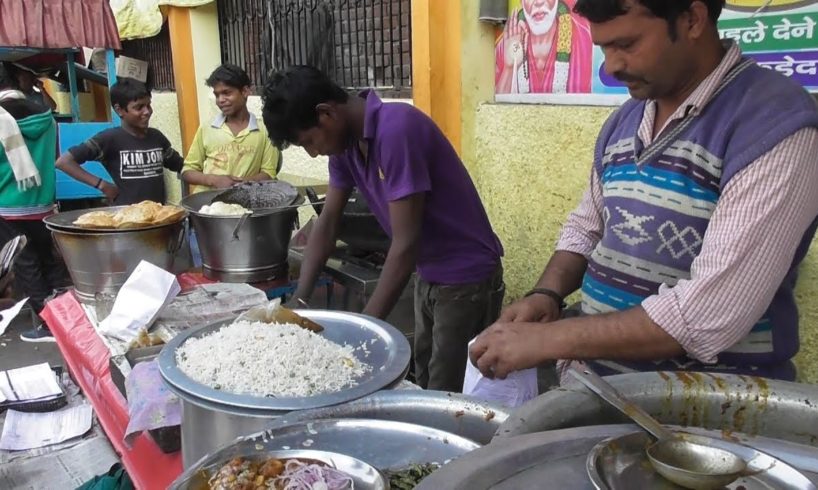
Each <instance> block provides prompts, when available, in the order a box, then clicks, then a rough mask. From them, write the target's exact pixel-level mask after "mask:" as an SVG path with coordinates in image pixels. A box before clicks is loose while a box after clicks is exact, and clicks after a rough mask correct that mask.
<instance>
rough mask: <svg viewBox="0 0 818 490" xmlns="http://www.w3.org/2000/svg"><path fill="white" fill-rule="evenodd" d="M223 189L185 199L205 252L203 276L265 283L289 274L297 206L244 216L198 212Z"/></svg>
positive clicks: (298, 202) (301, 199)
mask: <svg viewBox="0 0 818 490" xmlns="http://www.w3.org/2000/svg"><path fill="white" fill-rule="evenodd" d="M222 192H223V191H221V190H213V191H205V192H200V193H197V194H192V195H190V196H187V197H185V198H184V199H182V203H181V204H182V206H183V207H184V208H185V209H187V211H188V212H189V213H190V223H191V225H193V229H194V230H195V232H196V239H197V241H198V243H199V250H200V251H201V254H202V266H203V271H204V275H205V276H206V277H207V278H209V279H214V280H217V281H222V282H248V283H253V282H264V281H271V280H274V279H279V278H281V277H282V276H284V275H286V274H287V251H288V249H289V246H290V238H291V237H292V233H293V230H294V229H295V224H296V220H297V219H298V209H297V207H298V205H299V204H300V203H301V202H303V198H299V199H298V201H296V203H295V204H294V205H292V206H287V207H283V208H281V209H268V210H264V212H261V213H253V214H251V215H245V216H241V217H239V216H212V215H207V214H201V213H199V209H201V208H202V206H204V205H206V204H210V203H211V202H212V201H213V198H214V197H216V196H217V195H219V194H220V193H222Z"/></svg>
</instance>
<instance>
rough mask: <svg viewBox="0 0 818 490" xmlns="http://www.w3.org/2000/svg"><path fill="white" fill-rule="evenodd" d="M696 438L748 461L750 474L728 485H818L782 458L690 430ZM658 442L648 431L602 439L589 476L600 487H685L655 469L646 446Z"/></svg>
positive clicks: (809, 489)
mask: <svg viewBox="0 0 818 490" xmlns="http://www.w3.org/2000/svg"><path fill="white" fill-rule="evenodd" d="M685 438H687V439H689V440H690V441H692V442H700V443H705V444H708V445H711V446H715V447H718V448H721V449H726V450H728V451H730V452H732V453H733V454H736V455H738V456H740V457H741V458H742V459H743V460H744V461H746V462H747V470H748V471H749V472H750V474H749V475H748V476H743V477H740V478H739V479H738V480H736V481H734V482H733V483H731V484H730V485H728V486H727V487H725V488H728V489H741V490H754V489H769V488H791V489H798V490H801V489H803V490H815V485H813V484H812V482H811V481H810V480H809V479H808V478H807V477H806V476H804V474H802V473H801V472H799V471H798V470H796V469H795V468H793V467H792V466H790V465H788V464H787V463H785V462H784V461H781V460H780V459H777V458H774V457H772V456H770V455H768V454H766V453H763V452H761V451H758V450H756V449H753V448H751V447H749V446H745V445H743V444H736V443H734V442H730V441H725V440H721V439H705V438H702V437H700V436H695V435H690V434H686V435H685ZM653 442H654V440H653V439H651V438H650V436H648V434H647V433H646V432H644V431H639V432H633V433H630V434H625V435H622V436H615V437H610V438H608V439H605V440H604V441H602V442H600V443H599V444H597V445H596V446H594V448H593V449H592V450H591V452H590V453H589V454H588V459H587V466H588V476H589V477H590V478H591V481H592V482H593V484H594V486H595V487H596V488H597V490H629V489H632V488H654V489H657V490H680V489H681V490H683V488H684V487H680V486H678V485H676V484H674V483H671V482H670V481H668V480H666V479H665V478H663V477H662V476H661V475H659V474H658V473H656V471H654V470H653V467H652V466H651V464H650V461H649V460H648V458H647V455H646V454H645V450H646V449H647V447H648V446H649V445H651V444H652V443H653Z"/></svg>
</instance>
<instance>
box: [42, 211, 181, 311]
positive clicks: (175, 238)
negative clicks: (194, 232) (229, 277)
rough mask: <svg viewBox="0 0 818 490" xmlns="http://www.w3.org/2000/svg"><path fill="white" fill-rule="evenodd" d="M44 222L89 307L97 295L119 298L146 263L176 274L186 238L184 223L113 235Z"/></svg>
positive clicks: (75, 287)
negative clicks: (180, 251)
mask: <svg viewBox="0 0 818 490" xmlns="http://www.w3.org/2000/svg"><path fill="white" fill-rule="evenodd" d="M87 211H88V210H83V212H87ZM71 213H76V212H74V211H72V212H71ZM61 214H66V215H67V214H69V213H61ZM56 216H60V215H59V214H58V215H55V216H54V217H56ZM44 221H45V225H46V227H47V228H48V229H49V230H50V231H51V235H52V236H53V237H54V241H55V242H56V243H57V246H58V247H59V249H60V253H61V254H62V256H63V259H64V260H65V266H66V268H67V269H68V274H69V275H70V276H71V281H72V282H73V283H74V289H75V291H76V294H77V297H78V298H79V300H80V301H82V302H84V303H89V304H90V303H93V302H94V296H95V295H96V294H97V293H106V294H110V295H116V294H117V293H118V292H119V289H120V288H121V287H122V285H123V284H125V281H127V280H128V277H130V275H131V273H132V272H133V271H134V269H136V266H137V265H139V263H140V262H141V261H143V260H146V261H148V262H150V263H152V264H153V265H155V266H157V267H161V268H162V269H165V270H167V271H173V269H174V260H175V255H176V253H177V252H178V251H179V249H180V248H181V246H182V243H183V242H184V238H185V232H184V220H181V221H179V222H176V223H171V224H168V225H162V226H156V227H152V228H148V229H141V230H129V231H115V230H112V231H110V232H83V231H81V230H71V229H69V228H67V227H65V226H61V225H59V224H56V222H55V221H53V220H52V221H49V218H46V219H45V220H44Z"/></svg>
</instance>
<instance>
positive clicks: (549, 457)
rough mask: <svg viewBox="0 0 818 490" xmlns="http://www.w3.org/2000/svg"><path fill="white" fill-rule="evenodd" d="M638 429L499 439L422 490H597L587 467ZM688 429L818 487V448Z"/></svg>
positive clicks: (623, 427) (572, 431)
mask: <svg viewBox="0 0 818 490" xmlns="http://www.w3.org/2000/svg"><path fill="white" fill-rule="evenodd" d="M671 428H672V429H674V430H678V429H679V428H678V427H671ZM638 430H639V427H637V426H635V425H633V424H623V425H596V426H587V427H575V428H571V429H562V430H552V431H547V432H537V433H532V434H525V435H520V436H515V437H507V438H495V439H494V440H493V441H492V442H491V444H488V445H486V446H483V447H482V448H480V449H478V450H476V451H474V452H471V453H469V454H467V455H465V456H463V457H461V458H459V459H457V460H456V461H453V462H451V463H450V464H448V465H446V466H445V467H443V468H441V469H440V470H438V471H436V472H435V473H433V474H432V475H431V476H429V477H428V478H427V479H426V480H424V481H423V482H421V484H420V485H418V487H417V488H416V490H485V489H492V490H517V489H521V488H550V487H548V486H544V485H543V482H555V484H554V486H555V487H556V486H558V487H559V488H570V489H571V490H594V489H595V486H594V484H593V483H592V482H591V480H590V478H589V477H588V471H587V467H586V461H587V459H588V453H589V452H590V451H591V450H592V449H593V448H594V446H596V445H597V444H599V442H600V441H602V440H604V439H607V438H609V437H615V436H621V435H626V434H631V433H633V432H636V431H638ZM684 430H686V431H687V432H691V433H695V434H701V435H704V436H709V437H728V436H729V437H730V438H734V440H735V441H736V442H739V443H742V444H747V445H752V446H753V447H755V448H757V449H758V450H759V451H763V452H766V453H767V454H770V455H773V456H774V457H776V458H779V459H781V460H783V461H786V462H787V463H788V464H790V465H791V466H794V467H796V468H798V470H799V471H801V472H803V473H805V474H806V475H807V477H808V478H810V479H811V480H812V481H813V482H818V448H814V447H811V446H806V445H803V444H796V443H791V442H786V441H780V440H776V439H769V438H766V437H749V436H746V435H744V434H739V433H733V434H729V435H725V434H722V433H721V432H720V431H712V430H704V429H692V428H686V429H684ZM556 482H558V483H556ZM631 488H633V489H638V488H639V489H641V488H651V487H649V486H644V487H639V486H633V487H631ZM779 488H780V487H779Z"/></svg>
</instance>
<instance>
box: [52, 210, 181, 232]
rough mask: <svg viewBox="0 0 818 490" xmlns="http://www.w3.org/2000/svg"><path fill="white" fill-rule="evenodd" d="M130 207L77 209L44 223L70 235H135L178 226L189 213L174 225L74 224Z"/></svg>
mask: <svg viewBox="0 0 818 490" xmlns="http://www.w3.org/2000/svg"><path fill="white" fill-rule="evenodd" d="M127 207H128V206H108V207H104V208H93V209H75V210H73V211H66V212H64V213H57V214H52V215H51V216H47V217H45V218H43V222H44V223H45V224H46V226H47V227H48V229H50V230H55V231H64V232H69V233H78V234H92V233H133V232H139V231H146V230H155V229H157V228H164V227H166V226H173V225H176V224H178V223H180V222H182V221H184V220H185V218H187V215H188V213H187V211H185V213H184V214H183V215H182V217H181V218H179V219H178V220H176V221H174V222H172V223H162V224H159V225H150V226H144V227H140V228H88V227H84V226H77V225H75V224H74V221H76V220H77V218H79V217H80V216H82V215H83V214H86V213H91V212H96V211H105V212H108V213H116V212H117V211H120V210H122V209H125V208H127Z"/></svg>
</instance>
